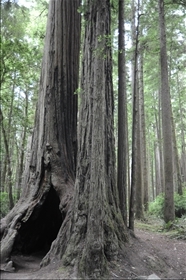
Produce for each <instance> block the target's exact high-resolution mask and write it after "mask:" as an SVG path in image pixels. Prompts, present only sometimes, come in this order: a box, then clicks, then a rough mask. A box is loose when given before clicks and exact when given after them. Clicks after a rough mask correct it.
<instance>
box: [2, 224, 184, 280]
mask: <svg viewBox="0 0 186 280" xmlns="http://www.w3.org/2000/svg"><path fill="white" fill-rule="evenodd" d="M135 236H136V237H135V238H134V237H133V238H131V240H130V242H129V244H127V245H126V246H125V248H124V249H123V250H122V251H121V253H120V255H119V257H118V260H117V261H115V262H111V263H110V266H109V268H110V277H108V278H112V279H135V278H137V277H138V276H142V275H144V276H148V275H151V274H153V273H155V274H156V275H157V276H159V277H160V278H161V279H165V278H166V279H183V280H186V240H182V239H176V238H170V235H166V234H165V233H162V232H152V231H149V230H147V229H145V230H144V228H143V229H140V227H139V226H138V227H137V228H136V229H135ZM12 260H13V262H14V264H15V268H16V269H15V272H13V273H12V272H11V273H10V272H4V271H1V277H0V279H73V278H74V277H73V275H72V274H69V272H67V271H66V270H65V269H63V268H62V267H61V268H59V266H60V265H59V264H57V263H56V264H53V267H52V266H48V267H45V268H44V269H40V266H39V263H40V261H41V256H40V255H30V256H23V255H19V256H13V257H12ZM56 267H57V269H56ZM108 278H107V279H108Z"/></svg>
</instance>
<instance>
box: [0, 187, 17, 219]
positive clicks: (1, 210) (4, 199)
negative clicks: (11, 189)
mask: <svg viewBox="0 0 186 280" xmlns="http://www.w3.org/2000/svg"><path fill="white" fill-rule="evenodd" d="M15 199H16V197H15V195H14V201H15ZM0 205H1V207H0V219H2V218H3V217H4V216H5V215H6V214H7V213H8V212H9V210H10V209H9V196H8V193H7V192H0Z"/></svg>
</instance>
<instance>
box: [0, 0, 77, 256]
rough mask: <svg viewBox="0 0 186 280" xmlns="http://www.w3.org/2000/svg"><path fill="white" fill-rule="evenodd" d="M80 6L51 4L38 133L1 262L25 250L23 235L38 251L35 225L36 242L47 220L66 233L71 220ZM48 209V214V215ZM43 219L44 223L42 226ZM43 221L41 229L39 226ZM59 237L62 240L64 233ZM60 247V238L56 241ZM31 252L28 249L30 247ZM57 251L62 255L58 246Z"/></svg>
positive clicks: (59, 0)
mask: <svg viewBox="0 0 186 280" xmlns="http://www.w3.org/2000/svg"><path fill="white" fill-rule="evenodd" d="M79 5H80V1H79V0H76V1H73V0H69V1H66V0H55V1H53V0H51V1H50V3H49V13H48V23H47V33H46V38H45V48H44V57H43V62H42V70H41V79H40V92H39V99H38V105H37V110H36V119H35V128H34V132H33V136H32V140H31V146H30V155H29V159H28V160H27V162H26V166H25V172H24V176H23V182H22V185H23V192H22V195H21V198H20V200H19V201H18V203H17V205H15V207H14V208H13V209H12V211H11V212H10V213H9V214H8V215H7V216H6V217H5V218H4V219H3V220H2V221H1V223H2V228H1V235H2V241H1V242H2V243H1V249H2V250H3V251H2V253H3V260H2V261H5V260H6V259H7V258H9V256H10V254H11V252H12V250H13V248H14V247H15V246H17V247H16V248H18V247H19V246H20V243H19V242H18V239H17V237H20V236H21V235H22V238H23V235H24V238H23V241H24V242H23V243H26V241H25V240H28V242H30V247H31V248H30V249H32V250H33V249H34V248H33V247H34V241H33V238H32V237H31V236H29V231H31V232H32V225H34V226H33V228H35V230H36V232H35V233H34V232H33V235H34V237H36V235H43V236H45V233H44V230H43V229H41V226H40V224H41V225H42V224H43V225H44V226H45V228H47V218H48V219H49V220H50V222H51V227H52V218H51V216H52V215H54V217H53V219H54V222H55V221H57V223H58V226H59V223H60V221H61V223H62V225H61V227H62V228H63V227H66V225H67V224H68V220H69V218H68V217H69V216H68V215H67V216H66V213H67V212H68V210H69V208H70V205H71V199H72V196H73V192H74V181H75V171H76V153H77V151H76V150H77V148H76V146H77V128H76V126H77V95H74V92H75V91H76V90H77V88H78V73H79V49H80V14H79V13H78V12H77V9H78V7H79ZM46 203H48V205H49V207H51V212H50V211H49V210H47V208H46ZM56 203H57V206H56ZM58 203H59V206H58ZM45 208H46V209H45ZM58 208H59V209H58ZM43 209H44V210H46V214H45V215H44V214H43V211H44V210H43ZM41 213H42V215H43V216H42V217H43V219H44V221H40V220H39V219H41ZM55 215H57V216H58V218H56V217H55ZM60 216H61V217H60ZM55 219H57V220H55ZM38 220H39V223H37V222H36V221H38ZM38 228H39V229H38ZM56 230H57V228H55V231H56ZM26 231H28V234H27V232H26ZM51 232H52V230H51ZM58 232H59V233H58V235H60V232H61V230H58ZM46 235H47V232H46ZM40 238H41V237H40ZM51 239H52V240H54V235H53V234H52V233H51V236H49V241H50V242H51ZM31 240H32V241H31ZM58 242H59V238H57V239H56V243H58ZM15 243H16V244H18V245H19V246H18V245H15ZM54 243H55V242H54ZM23 245H24V244H23ZM21 246H22V245H21ZM54 247H55V246H54V245H52V248H54ZM23 248H24V246H22V247H21V250H23ZM26 249H29V248H28V246H27V247H26ZM58 251H59V254H60V247H59V246H58ZM54 253H56V254H57V252H54Z"/></svg>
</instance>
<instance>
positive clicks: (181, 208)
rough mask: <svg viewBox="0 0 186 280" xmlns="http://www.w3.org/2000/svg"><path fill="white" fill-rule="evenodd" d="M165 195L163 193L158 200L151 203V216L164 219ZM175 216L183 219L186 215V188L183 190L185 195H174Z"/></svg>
mask: <svg viewBox="0 0 186 280" xmlns="http://www.w3.org/2000/svg"><path fill="white" fill-rule="evenodd" d="M164 200H165V195H164V193H161V194H160V195H158V196H157V197H156V199H155V200H154V201H153V202H151V203H149V214H151V215H155V216H157V217H160V218H163V212H164V211H163V210H164ZM174 205H175V216H176V217H178V218H181V217H182V215H185V214H186V188H184V189H183V195H179V194H178V193H174Z"/></svg>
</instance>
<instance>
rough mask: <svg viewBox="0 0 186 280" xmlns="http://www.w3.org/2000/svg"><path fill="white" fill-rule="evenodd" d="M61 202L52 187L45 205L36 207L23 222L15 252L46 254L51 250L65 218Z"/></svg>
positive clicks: (16, 241)
mask: <svg viewBox="0 0 186 280" xmlns="http://www.w3.org/2000/svg"><path fill="white" fill-rule="evenodd" d="M59 203H60V200H59V197H58V195H57V194H56V191H55V190H54V189H53V187H51V188H50V191H49V193H48V195H47V197H46V198H45V201H44V203H43V205H39V206H37V207H36V208H35V209H34V211H33V213H32V215H31V216H30V218H29V219H28V221H27V222H25V223H23V222H22V224H21V227H20V229H19V233H18V235H17V237H16V240H15V244H14V248H13V253H22V254H32V253H36V252H40V253H42V254H43V255H45V254H46V253H47V252H48V251H49V249H50V246H51V243H52V242H53V241H54V240H55V238H56V237H57V234H58V231H59V229H60V227H61V224H62V220H63V219H62V214H61V212H60V210H59Z"/></svg>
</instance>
